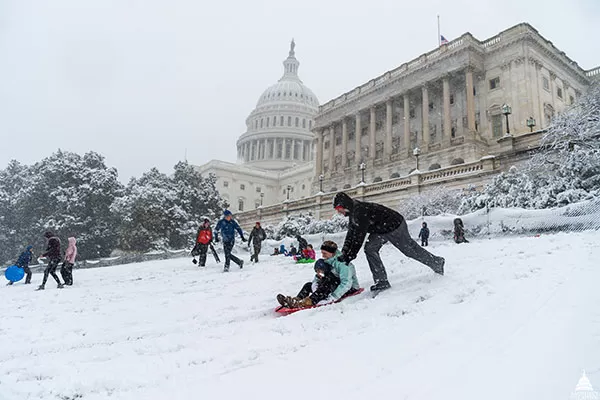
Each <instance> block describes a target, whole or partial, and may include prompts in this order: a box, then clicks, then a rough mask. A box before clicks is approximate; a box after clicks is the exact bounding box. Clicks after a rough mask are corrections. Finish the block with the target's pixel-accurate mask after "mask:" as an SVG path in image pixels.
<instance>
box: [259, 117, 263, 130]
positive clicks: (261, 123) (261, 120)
mask: <svg viewBox="0 0 600 400" xmlns="http://www.w3.org/2000/svg"><path fill="white" fill-rule="evenodd" d="M260 127H261V128H262V127H263V119H262V118H261V119H260Z"/></svg>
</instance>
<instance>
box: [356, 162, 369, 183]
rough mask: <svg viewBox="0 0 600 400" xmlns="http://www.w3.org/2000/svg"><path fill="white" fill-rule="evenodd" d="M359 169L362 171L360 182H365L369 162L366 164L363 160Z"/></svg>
mask: <svg viewBox="0 0 600 400" xmlns="http://www.w3.org/2000/svg"><path fill="white" fill-rule="evenodd" d="M358 169H360V173H361V177H360V183H365V169H367V164H365V163H364V162H361V163H360V165H359V166H358Z"/></svg>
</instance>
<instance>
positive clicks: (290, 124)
mask: <svg viewBox="0 0 600 400" xmlns="http://www.w3.org/2000/svg"><path fill="white" fill-rule="evenodd" d="M288 126H292V117H288Z"/></svg>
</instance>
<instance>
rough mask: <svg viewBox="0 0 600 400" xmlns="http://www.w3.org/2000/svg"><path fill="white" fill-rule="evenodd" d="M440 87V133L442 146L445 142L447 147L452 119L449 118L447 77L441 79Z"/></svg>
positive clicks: (448, 83) (450, 137)
mask: <svg viewBox="0 0 600 400" xmlns="http://www.w3.org/2000/svg"><path fill="white" fill-rule="evenodd" d="M442 85H443V87H444V95H443V101H444V118H443V121H444V131H443V132H442V136H443V137H442V144H443V143H444V142H446V144H448V145H449V144H450V141H451V139H452V118H451V116H450V80H449V77H448V76H447V75H446V76H444V77H443V78H442Z"/></svg>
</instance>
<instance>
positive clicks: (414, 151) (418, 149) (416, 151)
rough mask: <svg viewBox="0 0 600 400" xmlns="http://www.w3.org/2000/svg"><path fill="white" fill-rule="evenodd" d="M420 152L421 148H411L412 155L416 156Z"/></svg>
mask: <svg viewBox="0 0 600 400" xmlns="http://www.w3.org/2000/svg"><path fill="white" fill-rule="evenodd" d="M420 154H421V149H420V148H418V147H415V149H414V150H413V156H415V157H418V156H419V155H420Z"/></svg>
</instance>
